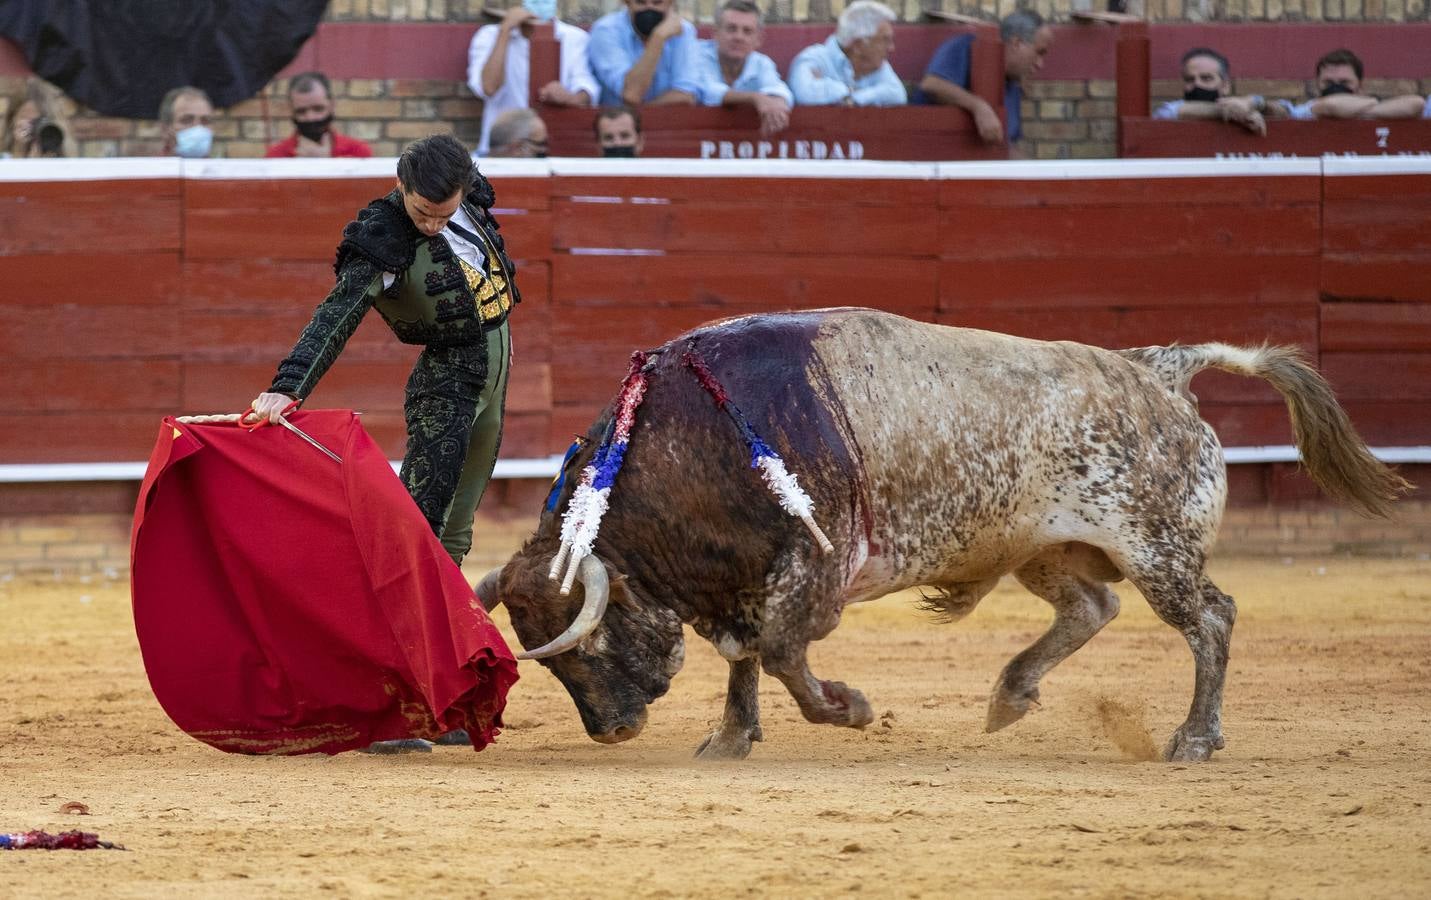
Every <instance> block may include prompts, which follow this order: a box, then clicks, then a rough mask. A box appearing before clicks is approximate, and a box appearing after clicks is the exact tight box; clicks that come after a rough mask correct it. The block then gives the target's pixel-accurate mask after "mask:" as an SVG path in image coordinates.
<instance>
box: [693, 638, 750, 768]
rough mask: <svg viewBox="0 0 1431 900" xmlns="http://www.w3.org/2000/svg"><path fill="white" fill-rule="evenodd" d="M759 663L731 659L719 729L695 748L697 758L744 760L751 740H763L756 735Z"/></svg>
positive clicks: (748, 752)
mask: <svg viewBox="0 0 1431 900" xmlns="http://www.w3.org/2000/svg"><path fill="white" fill-rule="evenodd" d="M759 686H760V661H759V660H758V659H756V658H755V657H753V656H752V657H747V658H745V659H737V660H732V661H731V663H730V686H729V687H728V688H727V690H726V695H725V715H724V716H722V717H721V720H720V727H719V728H717V729H716V730H715V731H713V732H711V733H710V734H709V735H708V736H707V737H706V739H705V740H704V741H701V745H700V746H699V747H697V748H696V756H697V757H698V758H699V759H745V758H746V757H747V756H749V755H750V745H751V743H752V742H753V741H759V740H763V739H764V735H762V734H761V732H760V700H759V697H758V696H757V693H756V691H757V688H758V687H759Z"/></svg>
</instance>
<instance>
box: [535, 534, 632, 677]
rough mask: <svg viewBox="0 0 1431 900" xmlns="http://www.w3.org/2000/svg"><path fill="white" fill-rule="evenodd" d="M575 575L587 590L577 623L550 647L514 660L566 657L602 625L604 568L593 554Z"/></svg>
mask: <svg viewBox="0 0 1431 900" xmlns="http://www.w3.org/2000/svg"><path fill="white" fill-rule="evenodd" d="M577 573H578V575H579V576H580V577H581V586H582V588H584V589H585V590H586V604H585V605H583V606H582V608H581V612H579V613H577V615H576V620H575V621H573V622H572V623H571V625H570V626H569V627H568V628H567V630H566V631H563V632H562V633H561V634H560V635H559V636H557V637H556V638H555V639H554V640H552V642H551V643H549V644H546V645H544V646H541V647H538V648H537V649H535V650H528V651H527V652H525V653H518V654H517V659H546V658H547V657H548V656H556V655H557V654H558V653H565V652H566V651H568V650H570V649H571V648H572V647H575V646H576V645H577V644H579V643H581V639H582V638H584V637H586V636H587V635H588V634H591V632H592V629H594V628H596V626H597V625H598V624H599V623H600V622H601V617H602V615H603V614H605V612H606V601H607V599H608V598H609V597H610V596H611V585H610V583H609V582H608V581H607V578H606V566H604V565H602V563H601V560H600V559H598V558H597V556H596V554H595V553H593V554H591V555H589V556H584V557H582V560H581V565H580V567H579V568H578V570H577Z"/></svg>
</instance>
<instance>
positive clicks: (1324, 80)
mask: <svg viewBox="0 0 1431 900" xmlns="http://www.w3.org/2000/svg"><path fill="white" fill-rule="evenodd" d="M1316 73H1317V78H1316V81H1317V98H1316V99H1315V100H1309V101H1307V102H1306V103H1303V104H1301V105H1294V104H1292V103H1291V102H1289V101H1287V100H1279V101H1278V106H1279V107H1280V110H1279V112H1281V113H1285V114H1286V115H1287V116H1288V117H1290V118H1293V119H1414V118H1416V117H1418V116H1420V115H1422V114H1423V113H1424V112H1425V110H1426V108H1427V104H1426V98H1424V97H1421V96H1419V95H1417V94H1403V95H1402V96H1400V97H1391V98H1389V99H1387V100H1380V99H1378V98H1376V97H1373V96H1371V95H1369V94H1364V93H1362V82H1361V79H1362V73H1363V66H1362V62H1361V59H1360V58H1359V57H1358V56H1357V55H1356V54H1355V53H1353V52H1351V51H1350V50H1345V49H1343V50H1333V51H1332V52H1331V53H1328V54H1327V55H1326V56H1323V57H1322V58H1321V59H1319V60H1317V68H1316Z"/></svg>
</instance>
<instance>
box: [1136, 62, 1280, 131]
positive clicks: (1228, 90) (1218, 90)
mask: <svg viewBox="0 0 1431 900" xmlns="http://www.w3.org/2000/svg"><path fill="white" fill-rule="evenodd" d="M1182 75H1183V99H1181V100H1171V101H1169V102H1167V103H1164V104H1163V105H1161V106H1159V107H1158V108H1157V109H1155V110H1154V111H1153V118H1155V119H1220V120H1222V121H1224V122H1233V123H1235V124H1238V125H1241V126H1242V127H1243V128H1246V129H1247V130H1248V131H1250V132H1252V133H1253V134H1260V135H1265V134H1266V133H1267V120H1266V119H1265V118H1264V117H1263V112H1264V111H1265V110H1266V109H1267V103H1266V101H1265V100H1263V99H1262V95H1261V94H1252V95H1251V96H1247V97H1234V96H1232V72H1231V69H1230V68H1229V67H1228V64H1227V57H1225V56H1223V55H1222V54H1221V53H1218V52H1217V51H1216V50H1212V49H1210V48H1208V47H1194V48H1192V49H1191V50H1189V51H1188V52H1186V53H1184V54H1183V59H1182Z"/></svg>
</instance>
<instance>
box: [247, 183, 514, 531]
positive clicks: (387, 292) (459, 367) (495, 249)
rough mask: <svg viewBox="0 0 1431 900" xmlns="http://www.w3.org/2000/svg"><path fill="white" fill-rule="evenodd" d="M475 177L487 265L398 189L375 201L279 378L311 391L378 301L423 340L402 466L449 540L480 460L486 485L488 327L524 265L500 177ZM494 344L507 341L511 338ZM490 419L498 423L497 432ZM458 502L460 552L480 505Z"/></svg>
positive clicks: (409, 393)
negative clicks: (464, 482) (499, 205)
mask: <svg viewBox="0 0 1431 900" xmlns="http://www.w3.org/2000/svg"><path fill="white" fill-rule="evenodd" d="M477 179H478V182H477V186H476V187H475V188H474V189H473V190H472V191H471V192H470V193H469V194H468V195H467V196H466V198H465V199H464V200H463V207H464V208H465V209H466V211H467V214H468V215H469V216H470V217H471V218H472V221H473V222H474V223H475V224H476V225H477V228H478V233H473V234H472V235H471V237H468V235H466V234H464V235H463V237H464V238H466V239H468V240H471V239H472V238H475V239H476V240H475V241H473V242H474V243H477V244H480V245H482V251H483V253H484V254H485V255H486V257H487V263H488V264H487V266H486V271H483V272H478V271H477V270H476V269H474V268H471V267H468V268H467V270H466V271H464V268H463V265H462V263H461V262H460V261H459V259H458V258H457V256H456V254H455V253H453V251H452V247H451V245H450V244H448V242H447V239H446V238H444V237H443V236H442V234H441V233H439V234H437V235H435V236H433V237H428V236H426V235H424V234H423V233H422V232H420V231H418V230H417V227H416V226H415V225H413V223H412V220H411V219H410V218H408V215H407V212H406V210H405V209H404V208H403V203H402V196H401V194H399V192H398V191H396V190H395V191H393V192H392V193H391V194H388V195H387V196H386V197H383V198H381V199H378V200H375V201H373V202H372V203H370V204H368V206H367V208H366V209H364V210H362V211H361V212H359V213H358V218H357V220H356V221H354V222H352V223H350V224H349V225H348V227H346V228H345V229H343V240H342V243H340V244H339V245H338V258H337V261H336V262H335V263H334V270H335V271H336V273H337V283H336V284H335V285H334V286H333V290H332V292H331V293H329V294H328V296H327V298H325V299H324V300H323V302H322V303H320V304H319V305H318V309H317V310H316V311H315V312H314V313H313V318H312V320H310V321H309V323H308V325H307V327H305V328H304V329H303V333H302V334H301V335H300V336H299V338H298V343H297V344H295V345H294V347H293V351H292V352H291V353H289V355H288V357H287V358H286V359H284V360H283V362H281V363H279V365H278V374H277V375H276V376H275V377H274V380H273V386H272V387H270V388H269V390H270V391H273V392H276V393H282V394H288V395H290V396H292V397H296V398H299V399H303V398H306V397H307V396H308V394H309V393H310V392H312V390H313V388H314V387H315V386H316V385H317V383H318V380H319V379H320V378H321V377H322V376H323V373H324V372H326V371H328V367H329V366H331V365H332V364H333V361H334V360H336V359H337V358H338V354H339V353H341V352H342V350H343V345H344V344H345V343H347V341H348V339H349V338H350V337H351V336H352V334H353V332H354V331H356V330H357V328H358V324H359V323H360V322H362V320H363V316H364V315H365V314H366V313H367V311H368V308H369V307H376V308H377V310H378V312H379V313H380V314H381V315H382V317H383V320H384V321H385V322H387V323H388V326H389V327H390V328H391V329H392V331H393V334H395V335H397V338H398V340H400V341H402V342H403V343H405V344H420V345H422V346H423V348H424V349H423V351H422V353H421V354H419V356H418V359H417V362H416V364H415V365H414V366H413V371H412V374H411V376H409V378H408V383H407V388H406V391H405V394H404V398H403V410H404V417H405V418H406V420H407V432H408V443H407V452H406V453H405V454H404V456H403V465H402V471H401V472H400V473H399V475H400V477H401V478H402V481H403V484H404V485H406V487H407V489H408V492H409V493H410V494H411V495H412V498H413V500H414V501H415V502H416V503H417V505H418V508H419V509H421V510H422V513H423V515H424V516H425V517H426V518H427V520H428V523H429V524H430V525H431V526H432V529H433V532H434V533H435V534H437V535H438V537H440V538H443V539H444V546H446V545H447V543H448V542H449V537H448V536H447V535H446V531H447V523H448V520H449V517H450V515H451V511H452V509H453V507H454V503H453V501H454V497H455V496H456V494H457V491H458V485H459V482H460V481H461V479H462V477H463V474H464V472H465V471H466V470H467V469H468V468H469V467H472V466H475V467H477V468H478V469H480V470H481V471H480V472H479V473H478V475H479V476H480V477H479V478H478V482H477V484H478V487H477V488H476V496H474V497H469V498H467V499H466V500H464V503H470V504H473V505H475V503H476V501H477V499H478V498H479V497H480V492H481V490H482V489H483V488H485V485H486V479H487V478H488V477H490V475H491V471H492V466H493V465H494V464H495V461H496V454H497V448H498V447H499V446H500V443H501V416H500V405H501V404H502V403H503V400H504V398H502V397H498V398H496V400H495V402H496V403H497V404H499V407H498V408H499V412H498V415H497V417H496V418H495V421H489V420H488V419H486V418H483V419H481V420H480V421H479V419H478V410H479V409H480V408H481V404H483V403H485V402H489V401H487V400H484V397H486V396H487V394H484V391H486V389H487V387H488V384H487V382H488V353H489V352H490V351H489V341H488V339H487V338H488V336H489V335H492V336H493V337H494V338H495V337H496V335H495V334H493V329H499V328H501V327H502V325H503V324H504V323H505V322H506V318H507V316H508V314H509V312H510V310H511V308H512V306H513V305H514V304H515V303H517V302H518V301H519V300H520V295H519V294H518V292H517V286H516V282H515V278H514V272H515V269H516V267H515V266H514V265H513V263H512V260H511V259H510V258H509V257H508V256H507V252H506V247H505V245H504V244H503V242H502V236H501V235H500V234H499V233H498V229H497V221H496V219H494V218H493V217H492V213H491V208H492V204H493V202H494V199H495V198H494V196H493V192H492V187H491V185H490V184H489V183H488V182H487V180H486V179H485V178H483V177H482V176H481V175H478V176H477ZM384 273H388V274H391V275H393V276H394V280H393V283H392V285H391V286H389V287H387V288H384V287H383V274H384ZM479 294H480V297H481V301H480V305H479ZM503 337H504V338H505V332H504V333H503ZM494 346H497V347H499V348H500V347H501V344H500V342H498V343H495V344H494ZM483 422H487V423H488V424H482V423H483ZM487 429H490V430H491V432H492V433H491V434H487V431H486V430H487ZM481 435H486V437H485V438H484V437H481ZM478 446H480V447H482V448H484V449H483V450H482V451H481V452H480V453H478V455H479V456H481V457H482V458H481V459H476V458H473V457H471V456H469V452H468V450H469V447H474V448H475V447H478ZM460 513H461V516H462V517H463V518H464V520H465V524H466V526H467V527H465V536H460V537H458V538H457V539H456V541H457V543H456V544H454V545H453V546H450V547H448V549H449V552H451V553H453V555H454V556H453V558H454V559H460V558H461V556H462V554H463V553H465V552H466V550H467V546H469V545H470V540H471V530H470V524H471V515H470V513H471V510H470V509H467V508H465V506H464V508H463V509H462V510H461V511H460ZM459 530H462V529H459ZM459 545H460V546H459Z"/></svg>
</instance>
